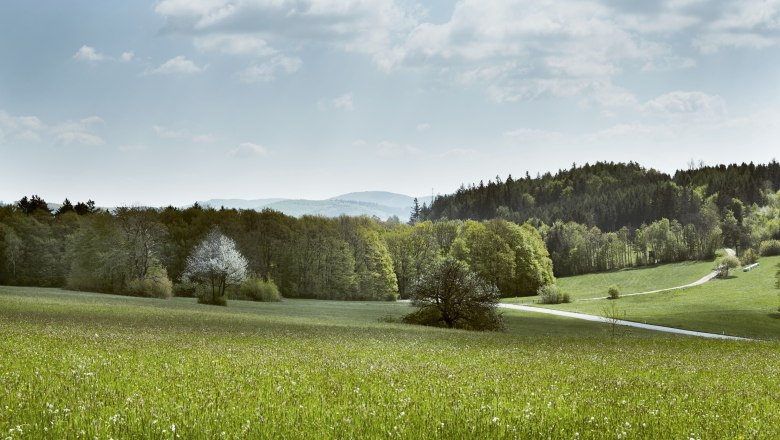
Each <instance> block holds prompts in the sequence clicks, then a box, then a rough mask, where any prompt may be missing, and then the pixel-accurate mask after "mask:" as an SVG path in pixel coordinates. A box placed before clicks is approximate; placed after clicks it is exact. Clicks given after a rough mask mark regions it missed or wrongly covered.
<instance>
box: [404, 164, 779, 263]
mask: <svg viewBox="0 0 780 440" xmlns="http://www.w3.org/2000/svg"><path fill="white" fill-rule="evenodd" d="M778 188H780V165H779V164H778V163H777V162H774V161H773V162H771V163H769V164H767V165H754V164H752V163H751V164H742V165H730V166H717V167H701V168H699V169H691V170H688V171H678V172H677V173H676V174H675V176H674V177H673V178H672V177H671V176H669V175H666V174H663V173H659V172H657V171H655V170H652V169H651V170H646V169H644V168H642V167H641V166H639V165H638V164H635V163H628V164H615V163H597V164H595V165H587V164H586V165H585V166H582V167H577V166H573V167H572V168H571V169H570V170H565V171H559V172H558V173H557V174H555V175H551V174H549V173H548V174H545V175H544V176H539V177H537V178H536V179H532V178H531V177H530V176H526V177H525V178H524V179H520V180H514V179H513V178H512V177H511V176H509V177H508V178H507V180H506V181H505V182H502V181H501V179H500V178H496V182H488V184H487V185H485V184H483V183H480V184H479V185H476V186H475V185H472V186H470V187H468V188H465V187H462V188H461V189H460V190H459V191H458V192H457V193H455V194H453V195H449V196H439V197H437V198H436V200H435V201H434V202H433V204H432V205H431V206H430V207H426V208H425V209H423V210H422V211H421V212H420V214H419V216H418V217H419V218H428V219H445V218H457V219H464V218H474V219H482V218H492V217H497V218H503V219H507V220H510V221H512V222H516V223H526V222H527V223H530V224H533V225H534V226H535V227H536V228H537V229H538V230H539V231H540V233H541V234H542V236H543V237H544V240H545V243H546V246H547V249H548V251H549V253H550V255H551V258H552V260H553V264H554V267H555V275H556V276H568V275H576V274H582V273H589V272H596V271H604V270H613V269H619V268H624V267H631V266H643V265H650V264H656V263H668V262H675V261H684V260H691V259H698V260H702V259H705V260H706V259H711V258H713V257H714V254H715V251H716V250H717V249H718V248H719V247H721V246H727V247H731V248H734V249H736V250H737V251H738V252H739V253H740V254H741V253H742V252H743V251H746V250H747V249H751V248H752V249H754V250H755V251H756V252H758V250H759V248H760V246H761V243H762V242H764V241H767V240H778V239H780V212H778V209H779V208H780V205H779V204H778V199H779V198H780V197H779V196H778V194H777V193H776V192H775V191H777V190H778ZM412 217H413V218H414V217H415V214H414V213H413V215H412Z"/></svg>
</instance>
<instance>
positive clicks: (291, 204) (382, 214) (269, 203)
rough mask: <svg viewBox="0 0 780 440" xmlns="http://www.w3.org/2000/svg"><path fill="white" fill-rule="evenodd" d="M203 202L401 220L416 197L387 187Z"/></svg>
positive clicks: (299, 213) (293, 212)
mask: <svg viewBox="0 0 780 440" xmlns="http://www.w3.org/2000/svg"><path fill="white" fill-rule="evenodd" d="M417 201H418V203H419V204H420V206H422V204H423V203H426V204H429V205H430V203H431V196H425V197H418V198H417ZM198 203H199V204H200V205H202V206H210V207H212V208H215V209H219V208H221V207H225V208H228V209H230V208H234V209H254V210H258V211H260V210H263V209H273V210H275V211H279V212H282V213H284V214H287V215H290V216H293V217H300V216H303V215H322V216H325V217H338V216H340V215H349V216H359V215H367V216H376V217H379V218H381V219H383V220H386V219H388V218H389V217H392V216H397V217H398V218H399V219H400V220H401V221H405V220H407V219H408V218H409V214H410V213H411V211H412V207H413V206H414V197H411V196H407V195H404V194H397V193H391V192H385V191H364V192H354V193H348V194H342V195H340V196H336V197H331V198H330V199H326V200H303V199H256V200H244V199H211V200H206V201H202V202H198Z"/></svg>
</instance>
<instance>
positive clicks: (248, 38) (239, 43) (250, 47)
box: [193, 34, 277, 57]
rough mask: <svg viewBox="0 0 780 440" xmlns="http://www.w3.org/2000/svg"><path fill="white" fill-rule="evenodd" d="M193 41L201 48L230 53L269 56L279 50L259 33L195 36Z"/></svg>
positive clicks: (208, 50)
mask: <svg viewBox="0 0 780 440" xmlns="http://www.w3.org/2000/svg"><path fill="white" fill-rule="evenodd" d="M193 43H194V44H195V47H196V48H198V49H199V50H202V51H207V52H219V53H224V54H228V55H252V56H259V57H267V56H270V55H274V54H275V53H276V52H277V51H276V50H275V49H274V48H272V47H271V46H269V45H268V43H267V42H266V41H265V39H263V38H261V37H259V36H257V35H232V34H218V35H204V36H199V37H195V39H194V40H193Z"/></svg>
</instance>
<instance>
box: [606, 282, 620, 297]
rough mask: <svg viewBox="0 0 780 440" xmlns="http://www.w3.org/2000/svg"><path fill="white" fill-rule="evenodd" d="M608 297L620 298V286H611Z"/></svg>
mask: <svg viewBox="0 0 780 440" xmlns="http://www.w3.org/2000/svg"><path fill="white" fill-rule="evenodd" d="M607 295H609V299H618V298H620V289H618V286H616V285H614V284H613V285H611V286H609V289H607Z"/></svg>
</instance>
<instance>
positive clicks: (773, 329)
mask: <svg viewBox="0 0 780 440" xmlns="http://www.w3.org/2000/svg"><path fill="white" fill-rule="evenodd" d="M760 262H761V266H760V267H759V268H757V269H755V270H752V271H750V272H742V271H741V270H734V271H732V273H731V275H730V276H729V278H728V279H723V280H721V279H714V280H712V281H710V282H708V283H705V284H702V285H700V286H696V287H691V288H687V289H682V290H675V291H670V292H662V293H655V294H651V295H641V296H633V297H625V298H620V299H618V300H602V301H577V302H573V303H571V304H561V305H555V306H545V307H550V308H554V309H558V310H566V311H573V312H581V313H589V314H595V315H602V313H603V311H604V307H605V306H608V307H612V305H613V304H614V305H615V308H616V309H617V310H618V311H619V312H620V313H621V316H623V315H624V319H628V320H631V321H638V322H647V323H650V324H659V325H665V326H670V327H678V328H684V329H688V330H698V331H704V332H711V333H725V334H729V335H735V336H744V337H749V338H759V339H771V340H780V312H778V311H777V309H778V306H780V297H779V296H778V293H780V291H778V290H777V289H776V288H775V284H774V283H775V280H776V278H775V272H776V271H777V264H778V263H780V257H765V258H762V259H761V260H760Z"/></svg>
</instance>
